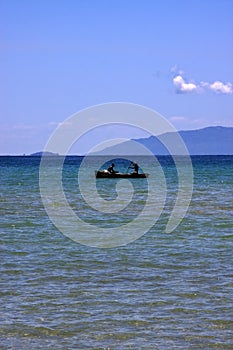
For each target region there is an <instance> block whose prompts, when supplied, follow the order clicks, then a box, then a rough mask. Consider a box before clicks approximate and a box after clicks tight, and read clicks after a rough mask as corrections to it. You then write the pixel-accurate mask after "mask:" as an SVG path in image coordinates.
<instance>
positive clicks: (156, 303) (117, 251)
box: [0, 156, 233, 350]
mask: <svg viewBox="0 0 233 350" xmlns="http://www.w3.org/2000/svg"><path fill="white" fill-rule="evenodd" d="M81 160H82V159H81V158H79V157H67V158H66V160H65V164H64V169H63V187H64V191H65V194H66V198H67V201H68V202H69V204H70V206H71V207H72V208H73V210H74V212H75V213H76V214H77V215H80V216H81V217H82V220H86V221H87V222H89V223H91V224H92V225H97V226H98V227H106V225H107V226H108V225H109V226H110V227H113V226H114V227H117V226H119V225H121V224H122V223H125V222H130V221H131V220H133V219H134V218H135V217H136V216H137V215H138V213H139V212H140V210H141V209H142V207H143V205H144V204H145V201H146V200H147V193H146V192H147V186H146V182H145V181H144V180H142V179H134V183H133V188H134V192H135V193H134V195H133V199H132V205H130V206H129V207H128V209H127V212H126V213H125V215H123V214H122V213H123V212H121V213H120V214H119V213H117V214H116V213H114V214H103V213H100V212H99V213H98V211H96V210H93V209H92V208H90V206H89V205H88V204H87V203H86V202H85V201H84V200H83V199H82V195H81V193H80V191H79V186H78V180H77V173H78V167H79V165H80V162H81ZM93 161H94V160H93ZM143 161H145V162H146V160H143ZM53 162H54V163H53ZM116 162H117V160H116ZM159 162H160V163H161V166H162V169H163V172H164V176H165V178H166V186H167V192H166V202H165V206H164V210H163V212H162V214H161V216H160V218H159V219H158V221H157V222H156V224H155V225H154V226H153V227H152V228H151V229H150V230H149V232H147V233H146V234H145V235H143V236H142V237H140V238H139V239H137V240H136V241H134V242H132V243H130V244H127V245H125V246H120V247H115V248H109V249H107V248H105V249H101V248H94V247H90V246H86V245H82V244H80V243H78V242H75V241H73V240H71V239H69V238H68V237H66V236H65V235H63V234H62V233H61V232H60V231H59V230H58V229H57V228H56V227H55V226H54V225H53V223H52V222H51V220H50V218H49V217H48V215H47V213H46V211H45V209H44V206H43V204H42V200H41V196H40V191H39V165H40V158H38V157H0V179H1V181H0V214H1V222H0V254H1V255H0V256H1V264H0V349H8V350H10V349H17V350H29V349H30V350H37V349H53V350H55V349H62V350H65V349H66V350H68V349H75V350H76V349H80V350H82V349H109V350H110V349H117V350H118V349H148V350H149V349H151V350H153V349H161V350H163V349H164V350H167V349H205V350H206V349H219V350H220V349H232V348H233V336H232V329H233V327H232V326H233V316H232V315H233V310H232V309H233V308H232V287H233V279H232V277H233V269H232V251H233V249H232V248H233V247H232V246H233V244H232V238H233V232H232V228H233V223H232V214H233V203H232V198H233V193H232V192H233V191H232V190H233V186H232V174H233V157H232V156H216V157H215V156H201V157H198V156H196V157H192V163H193V170H194V189H193V196H192V200H191V202H190V206H189V208H188V212H187V214H186V216H185V218H184V219H183V220H182V222H181V223H180V225H179V226H178V227H177V228H176V229H175V230H174V231H173V232H172V233H165V227H166V223H167V220H168V218H169V215H170V211H171V208H172V206H173V205H174V202H175V198H176V193H177V172H176V169H175V165H174V163H173V161H172V159H171V158H169V157H160V158H159ZM116 164H117V165H118V166H119V167H120V168H121V169H126V168H127V164H126V163H124V161H123V160H119V162H118V163H116ZM54 166H56V160H53V161H52V160H51V164H48V173H49V171H50V170H51V167H54ZM148 166H149V167H150V164H149V165H148ZM116 168H117V166H116ZM96 186H97V190H98V192H99V194H100V195H101V196H103V197H104V198H105V199H106V200H109V203H111V201H112V200H114V199H115V198H116V196H117V193H116V186H117V185H116V181H115V180H112V179H105V180H103V179H98V180H97V181H96ZM87 187H88V178H87ZM54 205H56V203H54ZM151 215H153V211H152V212H151Z"/></svg>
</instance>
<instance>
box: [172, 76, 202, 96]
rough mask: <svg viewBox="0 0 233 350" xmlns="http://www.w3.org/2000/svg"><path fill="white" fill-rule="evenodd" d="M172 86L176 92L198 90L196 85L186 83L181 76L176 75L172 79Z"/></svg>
mask: <svg viewBox="0 0 233 350" xmlns="http://www.w3.org/2000/svg"><path fill="white" fill-rule="evenodd" d="M173 84H174V85H175V87H176V90H177V92H194V91H196V90H197V89H198V85H196V84H194V83H186V82H185V81H184V78H183V77H182V76H181V75H177V76H175V77H174V78H173Z"/></svg>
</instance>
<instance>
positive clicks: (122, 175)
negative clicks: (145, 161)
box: [95, 170, 149, 179]
mask: <svg viewBox="0 0 233 350" xmlns="http://www.w3.org/2000/svg"><path fill="white" fill-rule="evenodd" d="M148 176H149V174H146V173H118V172H115V173H110V172H109V171H108V170H102V171H100V170H98V171H96V172H95V177H96V178H110V179H119V178H120V179H122V178H123V179H135V178H136V179H138V178H139V179H141V178H146V177H148Z"/></svg>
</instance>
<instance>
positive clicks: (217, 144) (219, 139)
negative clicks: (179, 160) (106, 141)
mask: <svg viewBox="0 0 233 350" xmlns="http://www.w3.org/2000/svg"><path fill="white" fill-rule="evenodd" d="M175 134H176V133H173V132H170V133H165V134H162V135H160V136H159V138H160V140H163V142H164V144H166V143H172V144H174V145H175V138H174V136H175ZM179 134H180V136H181V137H182V139H183V141H184V143H185V145H186V147H187V149H188V151H189V153H190V155H233V127H222V126H213V127H207V128H204V129H199V130H185V131H179ZM160 140H159V139H158V138H157V137H156V136H150V137H149V138H142V139H136V140H134V141H137V142H138V143H141V144H142V145H144V146H145V147H146V148H147V149H149V150H150V151H151V152H152V153H153V154H155V155H167V154H169V152H168V150H167V149H166V147H165V146H164V145H163V143H162V142H161V141H160ZM174 150H176V154H179V148H177V147H176V146H175V147H174ZM177 151H178V153H177ZM134 153H135V152H134V151H133V149H132V145H130V142H128V141H126V142H123V143H121V144H120V145H117V146H112V147H109V148H106V149H105V150H103V151H101V152H99V154H108V155H109V154H112V155H117V154H119V155H124V154H125V155H127V154H134ZM140 154H141V153H140ZM180 154H182V152H181V153H180Z"/></svg>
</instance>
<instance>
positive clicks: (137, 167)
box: [130, 162, 139, 174]
mask: <svg viewBox="0 0 233 350" xmlns="http://www.w3.org/2000/svg"><path fill="white" fill-rule="evenodd" d="M130 168H133V169H134V172H133V174H138V169H139V166H138V164H137V163H134V162H131V164H130Z"/></svg>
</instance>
